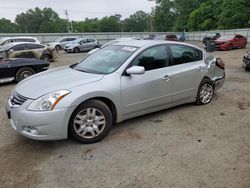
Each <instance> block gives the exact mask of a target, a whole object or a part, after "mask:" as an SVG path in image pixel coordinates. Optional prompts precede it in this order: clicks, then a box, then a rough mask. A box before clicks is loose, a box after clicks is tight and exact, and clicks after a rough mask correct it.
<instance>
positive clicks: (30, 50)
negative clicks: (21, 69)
mask: <svg viewBox="0 0 250 188" xmlns="http://www.w3.org/2000/svg"><path fill="white" fill-rule="evenodd" d="M43 51H44V46H43V45H40V44H27V45H26V53H27V56H26V57H27V58H37V59H40V58H41V56H42V53H43Z"/></svg>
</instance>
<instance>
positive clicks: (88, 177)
mask: <svg viewBox="0 0 250 188" xmlns="http://www.w3.org/2000/svg"><path fill="white" fill-rule="evenodd" d="M246 51H247V49H241V50H233V51H230V52H216V53H214V54H215V55H216V56H217V57H223V58H224V60H225V63H226V82H225V85H224V86H223V88H222V89H220V90H219V91H218V92H217V94H216V95H215V97H214V99H213V101H212V102H211V103H210V104H209V105H206V106H196V105H193V104H188V105H182V106H179V107H175V108H171V109H168V110H164V111H161V112H157V113H153V114H150V115H146V116H142V117H138V118H134V119H132V120H128V121H125V122H123V123H120V124H118V125H115V126H114V128H113V129H112V130H111V132H110V134H109V135H108V136H107V137H106V138H105V139H104V140H103V141H101V142H99V143H96V144H92V145H81V144H79V143H76V142H74V141H71V140H65V141H56V142H38V141H33V140H29V139H26V138H24V137H22V136H19V135H17V134H16V133H15V131H14V130H13V129H12V128H11V126H10V123H9V121H8V119H7V117H6V115H5V105H6V103H7V98H8V95H9V94H10V92H11V90H12V89H13V88H14V87H15V84H14V83H8V84H2V85H0V122H1V123H0V126H1V131H0V187H8V188H9V187H25V188H28V187H41V188H43V187H44V188H47V187H55V188H56V187H60V188H62V187H91V188H92V187H107V188H110V187H128V188H130V187H187V188H190V187H212V188H215V187H218V188H219V187H221V188H222V187H223V188H224V187H235V188H236V187H237V188H249V187H250V116H249V114H250V97H249V94H250V72H245V71H244V70H243V69H242V68H241V63H242V57H243V55H244V54H245V52H246ZM84 56H85V54H77V55H75V54H67V55H62V54H61V55H60V57H59V58H58V59H57V60H56V62H54V63H52V64H51V65H52V66H53V67H58V66H63V65H68V64H71V63H75V62H78V61H80V60H81V59H82V58H83V57H84Z"/></svg>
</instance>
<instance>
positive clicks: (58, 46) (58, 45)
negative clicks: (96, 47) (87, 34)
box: [47, 37, 79, 51]
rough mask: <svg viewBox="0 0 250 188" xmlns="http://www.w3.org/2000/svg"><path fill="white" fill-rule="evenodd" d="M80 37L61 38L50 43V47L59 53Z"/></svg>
mask: <svg viewBox="0 0 250 188" xmlns="http://www.w3.org/2000/svg"><path fill="white" fill-rule="evenodd" d="M78 38H79V37H61V38H58V39H56V40H55V41H53V42H50V43H48V44H47V45H48V46H49V47H52V48H55V49H56V50H57V51H59V50H63V49H64V47H65V45H66V44H68V43H70V42H72V41H74V40H76V39H78Z"/></svg>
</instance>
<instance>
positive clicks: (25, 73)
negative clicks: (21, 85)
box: [15, 67, 35, 82]
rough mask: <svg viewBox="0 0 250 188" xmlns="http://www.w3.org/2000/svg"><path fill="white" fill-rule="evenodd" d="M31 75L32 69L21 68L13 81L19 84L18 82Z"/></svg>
mask: <svg viewBox="0 0 250 188" xmlns="http://www.w3.org/2000/svg"><path fill="white" fill-rule="evenodd" d="M33 74H35V70H34V69H32V68H29V67H23V68H21V69H19V70H18V71H17V72H16V75H15V80H16V81H17V82H20V81H22V80H24V79H25V78H28V77H29V76H31V75H33Z"/></svg>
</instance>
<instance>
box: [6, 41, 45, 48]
mask: <svg viewBox="0 0 250 188" xmlns="http://www.w3.org/2000/svg"><path fill="white" fill-rule="evenodd" d="M18 44H35V45H42V44H36V43H30V42H12V43H8V44H5V45H4V47H5V48H8V47H9V48H11V47H13V46H16V45H18ZM42 46H44V45H42ZM44 47H45V46H44Z"/></svg>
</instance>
